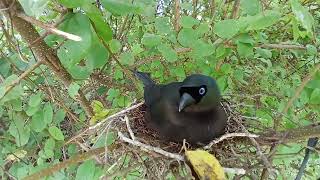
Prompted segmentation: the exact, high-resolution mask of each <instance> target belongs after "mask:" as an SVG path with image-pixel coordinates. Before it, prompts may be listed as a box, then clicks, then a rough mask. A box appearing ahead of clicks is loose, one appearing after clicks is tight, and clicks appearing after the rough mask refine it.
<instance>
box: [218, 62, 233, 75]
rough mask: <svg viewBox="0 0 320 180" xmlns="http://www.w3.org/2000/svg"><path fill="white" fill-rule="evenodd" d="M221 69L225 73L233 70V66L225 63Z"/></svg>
mask: <svg viewBox="0 0 320 180" xmlns="http://www.w3.org/2000/svg"><path fill="white" fill-rule="evenodd" d="M220 71H221V72H223V74H229V73H230V72H231V71H232V67H231V65H230V64H229V63H225V64H223V65H222V66H221V68H220Z"/></svg>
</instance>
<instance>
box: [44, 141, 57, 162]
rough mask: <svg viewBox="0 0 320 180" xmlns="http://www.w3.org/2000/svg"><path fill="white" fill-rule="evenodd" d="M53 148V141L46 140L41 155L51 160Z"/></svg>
mask: <svg viewBox="0 0 320 180" xmlns="http://www.w3.org/2000/svg"><path fill="white" fill-rule="evenodd" d="M54 147H55V141H54V139H52V138H49V139H47V141H46V142H45V144H44V148H43V151H44V152H43V153H44V155H45V156H46V158H52V157H53V156H54V152H53V150H54Z"/></svg>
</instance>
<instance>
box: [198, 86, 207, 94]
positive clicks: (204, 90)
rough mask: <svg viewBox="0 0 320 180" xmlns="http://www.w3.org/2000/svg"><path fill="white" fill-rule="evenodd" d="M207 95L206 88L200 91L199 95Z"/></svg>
mask: <svg viewBox="0 0 320 180" xmlns="http://www.w3.org/2000/svg"><path fill="white" fill-rule="evenodd" d="M205 93H206V89H205V88H203V87H202V88H200V89H199V94H200V95H204V94H205Z"/></svg>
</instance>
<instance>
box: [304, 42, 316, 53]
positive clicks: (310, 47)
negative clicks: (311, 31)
mask: <svg viewBox="0 0 320 180" xmlns="http://www.w3.org/2000/svg"><path fill="white" fill-rule="evenodd" d="M306 47H307V52H308V54H309V55H316V54H317V52H318V51H317V48H316V47H315V46H313V45H311V44H308V45H307V46H306Z"/></svg>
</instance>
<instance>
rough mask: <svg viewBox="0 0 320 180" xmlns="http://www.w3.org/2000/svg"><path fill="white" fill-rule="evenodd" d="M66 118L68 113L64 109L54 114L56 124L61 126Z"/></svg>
mask: <svg viewBox="0 0 320 180" xmlns="http://www.w3.org/2000/svg"><path fill="white" fill-rule="evenodd" d="M65 117H66V112H65V111H64V110H63V109H58V110H57V111H56V113H55V114H54V122H55V123H56V124H59V123H60V122H61V121H63V120H64V118H65Z"/></svg>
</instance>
